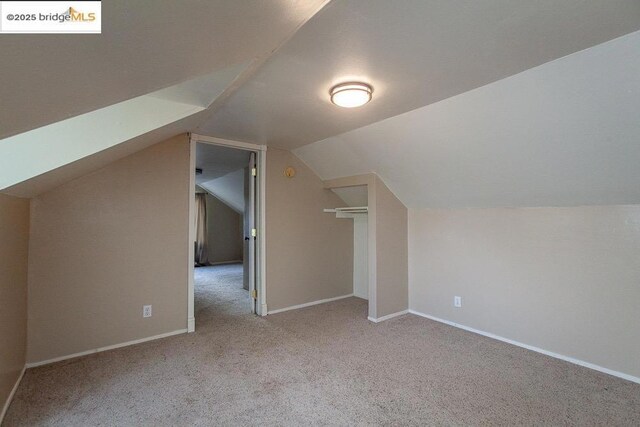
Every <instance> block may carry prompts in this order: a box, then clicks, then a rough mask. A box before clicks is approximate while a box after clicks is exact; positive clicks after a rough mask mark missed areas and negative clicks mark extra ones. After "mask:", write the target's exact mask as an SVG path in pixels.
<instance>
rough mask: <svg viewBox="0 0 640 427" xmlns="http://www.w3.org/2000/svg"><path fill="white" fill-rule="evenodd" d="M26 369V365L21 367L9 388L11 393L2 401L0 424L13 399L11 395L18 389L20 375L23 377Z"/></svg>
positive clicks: (20, 379)
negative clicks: (11, 386)
mask: <svg viewBox="0 0 640 427" xmlns="http://www.w3.org/2000/svg"><path fill="white" fill-rule="evenodd" d="M26 370H27V366H26V365H25V366H23V367H22V371H21V372H20V375H19V376H18V379H17V380H16V383H15V384H14V385H13V388H12V389H11V393H9V397H7V400H6V402H4V406H3V407H2V413H0V425H2V421H4V416H5V415H7V411H8V410H9V405H11V401H12V400H13V396H15V394H16V391H17V390H18V386H20V381H22V377H24V372H25V371H26Z"/></svg>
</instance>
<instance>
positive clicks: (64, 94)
mask: <svg viewBox="0 0 640 427" xmlns="http://www.w3.org/2000/svg"><path fill="white" fill-rule="evenodd" d="M325 1H326V0H272V1H263V0H242V1H228V0H207V1H189V2H180V1H175V0H154V1H153V2H145V1H125V0H109V1H105V2H103V3H102V11H103V18H102V34H99V35H93V34H91V35H84V34H83V35H76V34H54V35H41V34H28V35H4V36H2V37H0V54H1V55H2V65H1V66H0V70H1V78H0V99H1V100H2V102H1V103H0V138H4V137H7V136H11V135H14V134H17V133H20V132H24V131H28V130H32V129H35V128H37V127H40V126H44V125H47V124H50V123H53V122H57V121H59V120H63V119H67V118H69V117H72V116H76V115H79V114H82V113H86V112H88V111H93V110H96V109H99V108H102V107H105V106H108V105H112V104H115V103H117V102H121V101H124V100H127V99H131V98H134V97H137V96H141V95H144V94H147V93H150V92H153V91H156V90H159V89H162V88H165V87H168V86H172V85H175V84H178V83H181V82H184V81H186V80H189V79H192V78H194V77H196V76H201V75H204V74H209V73H212V72H214V71H217V70H220V69H223V68H226V67H229V66H231V65H236V64H240V63H244V62H246V61H252V60H253V61H259V60H263V59H264V58H266V57H267V56H268V55H269V54H271V53H272V52H273V51H274V49H276V48H277V47H279V46H280V45H281V44H282V43H283V42H284V41H285V40H286V39H287V38H288V37H289V36H291V35H292V34H293V33H294V32H295V30H296V29H297V28H298V27H299V26H300V25H301V24H303V23H304V22H305V21H306V20H307V19H308V18H309V17H310V16H312V15H313V14H314V13H315V12H316V11H317V10H318V9H319V8H320V7H322V5H323V4H324V3H325Z"/></svg>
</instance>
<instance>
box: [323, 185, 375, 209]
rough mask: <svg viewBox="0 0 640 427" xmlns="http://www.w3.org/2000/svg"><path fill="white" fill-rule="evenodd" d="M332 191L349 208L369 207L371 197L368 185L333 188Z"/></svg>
mask: <svg viewBox="0 0 640 427" xmlns="http://www.w3.org/2000/svg"><path fill="white" fill-rule="evenodd" d="M331 191H333V192H334V193H336V194H337V195H338V197H340V199H342V201H343V202H345V203H346V204H347V206H351V207H362V206H368V204H369V202H368V201H369V195H368V193H367V186H366V185H356V186H353V187H340V188H332V189H331Z"/></svg>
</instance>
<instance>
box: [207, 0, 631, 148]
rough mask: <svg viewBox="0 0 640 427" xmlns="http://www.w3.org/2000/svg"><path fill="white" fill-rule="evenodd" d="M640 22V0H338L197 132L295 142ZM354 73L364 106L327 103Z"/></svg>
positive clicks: (460, 88) (397, 110)
mask: <svg viewBox="0 0 640 427" xmlns="http://www.w3.org/2000/svg"><path fill="white" fill-rule="evenodd" d="M638 29H640V1H638V0H607V1H599V0H591V1H588V0H562V1H558V0H535V1H531V0H482V1H478V0H453V1H442V0H402V1H389V0H333V1H332V2H331V3H329V4H328V5H327V6H326V7H325V8H323V9H322V10H321V11H320V12H319V13H318V14H316V15H315V16H314V17H313V18H312V19H310V20H309V22H307V24H305V25H304V26H303V27H302V28H301V29H300V30H299V31H298V32H297V33H296V35H295V36H294V37H293V38H291V40H290V41H289V42H287V43H286V44H285V45H284V46H283V47H282V48H281V49H280V50H279V51H278V52H277V53H276V54H275V55H273V56H272V57H271V58H270V59H269V60H268V61H267V62H266V64H265V65H264V66H263V67H261V68H260V70H258V72H257V73H256V74H255V76H254V77H253V78H252V79H251V80H249V81H248V82H247V83H246V84H245V85H243V86H242V87H241V88H240V89H239V90H238V91H236V92H235V93H234V94H233V95H232V96H231V97H230V98H229V99H228V101H227V102H226V103H225V104H224V105H223V106H222V107H221V109H220V110H218V112H217V114H215V115H214V116H213V117H212V118H211V119H210V120H209V121H207V122H205V123H204V124H202V125H201V126H200V127H199V130H198V132H199V133H202V134H206V135H215V136H219V137H223V138H229V139H237V140H244V141H252V142H256V143H261V144H268V145H272V146H276V147H279V148H286V149H292V148H296V147H300V146H303V145H305V144H309V143H311V142H315V141H318V140H321V139H325V138H328V137H331V136H335V135H338V134H340V133H343V132H347V131H349V130H353V129H355V128H358V127H362V126H365V125H368V124H371V123H374V122H376V121H379V120H382V119H385V118H387V117H391V116H395V115H398V114H401V113H404V112H407V111H410V110H413V109H415V108H419V107H422V106H425V105H428V104H432V103H435V102H438V101H441V100H443V99H446V98H449V97H452V96H454V95H458V94H460V93H463V92H466V91H469V90H471V89H474V88H477V87H480V86H482V85H485V84H488V83H491V82H494V81H497V80H499V79H502V78H505V77H508V76H510V75H513V74H516V73H519V72H521V71H524V70H526V69H529V68H531V67H535V66H538V65H540V64H543V63H545V62H548V61H551V60H554V59H556V58H559V57H562V56H565V55H568V54H571V53H573V52H576V51H579V50H582V49H585V48H588V47H591V46H594V45H597V44H599V43H603V42H605V41H608V40H611V39H613V38H615V37H618V36H621V35H624V34H628V33H630V32H633V31H635V30H638ZM350 80H362V81H365V82H368V83H370V84H372V85H373V87H374V97H373V101H372V102H371V103H370V104H368V105H367V106H366V107H364V108H358V109H352V110H347V109H340V108H337V107H335V106H333V105H332V104H331V103H330V102H329V97H328V91H329V88H330V87H331V86H333V85H334V84H336V83H340V82H344V81H350Z"/></svg>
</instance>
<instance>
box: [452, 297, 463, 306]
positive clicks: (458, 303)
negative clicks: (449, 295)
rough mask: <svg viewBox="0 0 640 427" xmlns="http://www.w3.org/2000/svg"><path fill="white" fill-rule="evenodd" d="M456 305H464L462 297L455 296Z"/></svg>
mask: <svg viewBox="0 0 640 427" xmlns="http://www.w3.org/2000/svg"><path fill="white" fill-rule="evenodd" d="M453 305H454V307H462V297H453Z"/></svg>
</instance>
